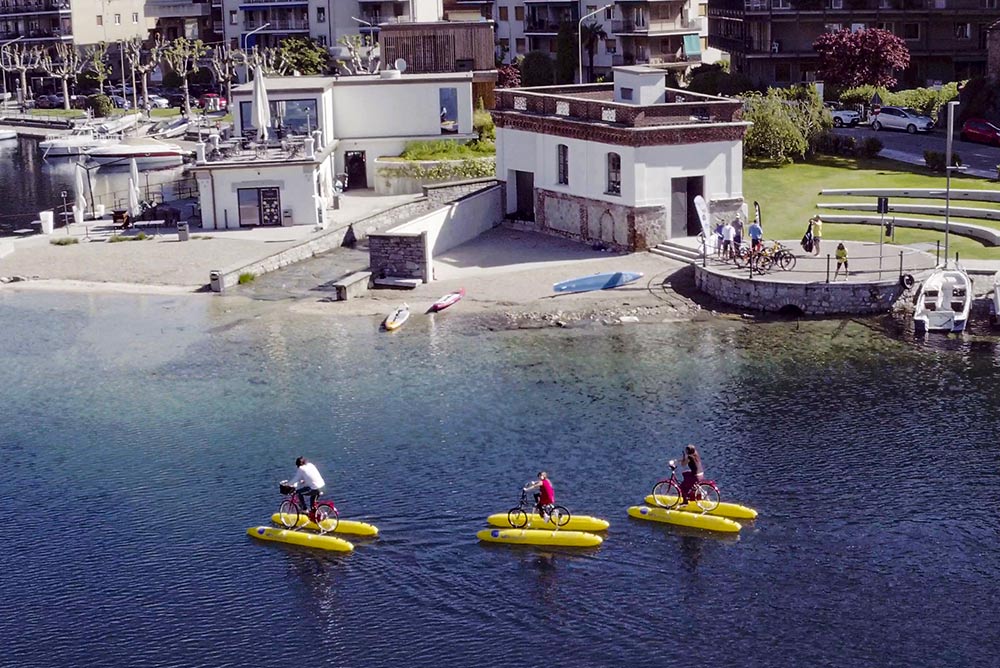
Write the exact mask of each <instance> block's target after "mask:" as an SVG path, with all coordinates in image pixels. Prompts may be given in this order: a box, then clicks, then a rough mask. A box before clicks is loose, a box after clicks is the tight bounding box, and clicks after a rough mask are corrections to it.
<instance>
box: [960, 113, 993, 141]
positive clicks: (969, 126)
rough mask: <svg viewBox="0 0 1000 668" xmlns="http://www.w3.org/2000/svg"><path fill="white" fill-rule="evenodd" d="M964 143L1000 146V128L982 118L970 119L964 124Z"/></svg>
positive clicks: (962, 135) (962, 136)
mask: <svg viewBox="0 0 1000 668" xmlns="http://www.w3.org/2000/svg"><path fill="white" fill-rule="evenodd" d="M960 136H961V138H962V141H971V142H975V143H977V144H989V145H991V146H1000V127H997V126H996V125H994V124H993V123H990V122H989V121H987V120H985V119H982V118H970V119H969V120H967V121H966V122H964V123H962V134H961V135H960Z"/></svg>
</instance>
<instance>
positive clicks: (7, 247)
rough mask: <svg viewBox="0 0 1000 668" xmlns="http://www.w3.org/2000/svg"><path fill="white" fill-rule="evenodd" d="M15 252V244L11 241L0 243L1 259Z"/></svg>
mask: <svg viewBox="0 0 1000 668" xmlns="http://www.w3.org/2000/svg"><path fill="white" fill-rule="evenodd" d="M13 252H14V244H12V243H11V242H9V241H0V258H2V257H7V256H8V255H10V254H11V253H13Z"/></svg>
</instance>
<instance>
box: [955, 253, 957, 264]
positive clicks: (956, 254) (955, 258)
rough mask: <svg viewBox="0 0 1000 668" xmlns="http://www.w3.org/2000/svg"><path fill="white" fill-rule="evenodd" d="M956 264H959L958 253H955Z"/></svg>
mask: <svg viewBox="0 0 1000 668" xmlns="http://www.w3.org/2000/svg"><path fill="white" fill-rule="evenodd" d="M955 264H958V251H955Z"/></svg>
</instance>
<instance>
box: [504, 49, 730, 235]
mask: <svg viewBox="0 0 1000 668" xmlns="http://www.w3.org/2000/svg"><path fill="white" fill-rule="evenodd" d="M665 76H666V73H665V72H664V71H663V70H660V69H656V68H650V67H640V66H632V67H616V68H614V83H613V84H596V85H587V86H547V87H542V88H517V89H505V90H498V91H497V104H496V109H495V110H494V111H493V116H494V120H495V122H496V128H497V130H496V135H497V178H498V179H499V180H500V181H503V182H505V183H506V197H505V200H506V201H505V213H506V214H507V216H508V217H510V218H514V219H516V220H519V221H521V222H522V223H523V224H525V225H527V226H529V227H531V228H533V229H537V230H538V231H541V232H545V233H549V234H555V235H558V236H564V237H568V238H571V239H576V240H578V241H583V242H587V243H593V244H604V245H607V246H610V247H612V248H617V249H622V250H645V249H647V248H651V247H653V246H655V245H656V244H658V243H660V242H661V241H664V240H666V239H670V238H675V237H685V236H694V235H696V234H698V233H699V232H700V231H701V225H700V222H699V218H698V214H697V211H696V210H695V207H694V205H693V201H694V198H695V197H697V196H698V195H701V196H702V197H704V199H705V200H706V201H707V202H708V205H709V211H710V215H711V216H712V217H713V218H715V219H719V218H725V217H732V216H734V215H735V214H736V212H738V211H739V210H740V209H741V207H742V204H743V135H744V133H745V132H746V129H747V126H748V125H749V123H747V122H745V121H743V120H742V103H741V102H740V101H739V100H733V99H729V98H722V97H714V96H708V95H700V94H697V93H692V92H689V91H685V90H676V89H672V88H667V87H666V82H665Z"/></svg>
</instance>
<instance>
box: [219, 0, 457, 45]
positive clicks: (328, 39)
mask: <svg viewBox="0 0 1000 668" xmlns="http://www.w3.org/2000/svg"><path fill="white" fill-rule="evenodd" d="M442 11H443V10H442V4H441V0H402V1H401V2H384V1H383V0H348V1H346V2H345V1H342V0H338V1H336V2H334V1H333V0H222V12H221V13H222V23H223V26H222V27H223V37H224V39H226V40H227V41H229V42H230V43H231V44H233V45H234V46H237V47H240V48H244V47H252V46H255V45H256V46H262V47H266V46H278V45H279V44H280V43H281V40H283V39H285V38H287V37H308V38H312V39H314V40H316V41H317V42H319V43H320V44H322V45H325V46H330V47H334V46H335V45H336V44H337V42H338V41H339V40H340V38H341V37H344V36H345V35H357V34H359V33H360V34H364V35H368V36H370V37H371V38H372V42H373V43H374V42H376V41H377V35H378V30H379V27H378V26H379V25H380V24H384V23H414V22H425V21H438V20H440V19H441V15H442Z"/></svg>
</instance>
